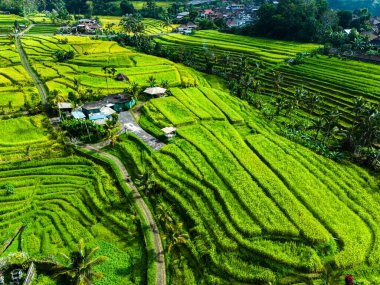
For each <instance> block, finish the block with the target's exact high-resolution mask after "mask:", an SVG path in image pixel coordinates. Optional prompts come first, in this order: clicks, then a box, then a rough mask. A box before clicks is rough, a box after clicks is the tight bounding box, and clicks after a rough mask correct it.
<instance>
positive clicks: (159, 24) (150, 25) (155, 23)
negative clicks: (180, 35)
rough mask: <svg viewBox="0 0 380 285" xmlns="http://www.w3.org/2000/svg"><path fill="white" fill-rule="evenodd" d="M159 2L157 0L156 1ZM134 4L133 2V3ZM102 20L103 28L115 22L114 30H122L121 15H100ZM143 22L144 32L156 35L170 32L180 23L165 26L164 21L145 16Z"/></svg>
mask: <svg viewBox="0 0 380 285" xmlns="http://www.w3.org/2000/svg"><path fill="white" fill-rule="evenodd" d="M156 3H157V2H156ZM132 4H133V3H132ZM99 18H100V22H101V23H102V25H103V29H104V28H106V27H107V25H110V24H113V27H112V31H115V32H118V31H121V29H122V27H121V26H119V23H120V20H121V17H117V16H99ZM142 23H143V24H144V27H145V31H144V33H145V34H147V35H156V34H160V33H168V32H171V31H172V30H173V29H175V28H176V27H177V26H178V25H177V24H173V25H170V26H169V27H164V22H163V21H161V20H157V19H150V18H144V19H142Z"/></svg>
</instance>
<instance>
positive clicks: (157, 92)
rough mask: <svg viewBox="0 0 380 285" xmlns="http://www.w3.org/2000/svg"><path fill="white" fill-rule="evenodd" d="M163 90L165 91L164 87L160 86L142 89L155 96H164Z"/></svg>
mask: <svg viewBox="0 0 380 285" xmlns="http://www.w3.org/2000/svg"><path fill="white" fill-rule="evenodd" d="M165 92H166V89H165V88H162V87H149V88H147V89H145V90H144V93H146V94H149V95H152V96H156V97H161V96H164V95H165Z"/></svg>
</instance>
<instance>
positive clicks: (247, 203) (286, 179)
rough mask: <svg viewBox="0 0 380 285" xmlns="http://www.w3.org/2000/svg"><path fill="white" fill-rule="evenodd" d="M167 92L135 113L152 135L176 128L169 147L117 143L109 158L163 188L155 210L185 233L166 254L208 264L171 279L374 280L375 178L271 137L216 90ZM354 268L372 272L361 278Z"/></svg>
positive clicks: (254, 116)
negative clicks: (346, 276) (327, 273)
mask: <svg viewBox="0 0 380 285" xmlns="http://www.w3.org/2000/svg"><path fill="white" fill-rule="evenodd" d="M171 90H172V94H173V95H174V96H173V97H172V96H169V97H166V98H159V99H154V100H151V101H150V102H149V103H147V104H146V105H144V107H143V110H142V116H141V118H140V122H141V124H142V125H143V126H144V127H145V128H146V129H147V130H148V131H150V132H152V133H155V132H156V131H157V129H158V130H159V129H160V128H163V127H165V126H168V125H174V126H176V127H177V137H176V138H175V139H174V142H173V143H170V144H168V145H167V146H165V147H163V148H162V149H161V151H160V152H158V153H157V152H151V153H147V152H146V151H143V149H144V148H142V147H141V145H140V144H139V143H136V140H135V139H131V140H127V139H126V140H125V141H124V142H123V143H120V144H119V145H118V147H117V151H116V154H117V155H119V156H120V157H121V158H122V159H123V161H125V163H126V165H127V166H129V167H130V168H131V169H136V170H138V173H140V172H144V167H141V164H144V165H145V167H146V165H148V166H149V170H147V171H149V174H150V176H151V177H154V178H152V179H153V180H155V183H156V185H158V186H159V187H160V188H162V189H163V190H162V192H161V193H162V194H163V197H162V199H161V200H160V203H162V204H163V205H165V206H166V208H165V211H168V212H169V213H171V217H174V218H175V220H176V223H184V225H185V226H184V228H185V229H186V230H187V229H188V230H189V234H190V241H189V242H188V247H187V249H183V251H182V250H179V249H178V248H177V249H176V250H174V251H173V253H172V256H176V255H178V256H183V253H184V252H189V251H187V250H188V249H190V252H191V257H190V256H188V263H189V264H192V263H193V262H194V261H196V260H199V259H200V258H205V255H206V256H207V257H206V258H207V260H208V261H209V262H208V263H207V266H205V267H203V268H202V269H199V267H196V266H194V267H192V268H187V269H186V270H187V273H186V276H187V277H186V276H184V274H179V273H176V271H175V270H174V269H170V268H169V271H170V270H173V271H171V272H172V273H173V276H172V280H175V282H176V283H178V284H184V283H186V280H187V279H186V278H188V277H189V276H191V274H195V275H196V276H198V277H196V278H197V280H198V281H199V282H200V280H201V279H202V280H203V281H204V282H205V283H207V284H208V283H210V284H212V283H213V282H214V281H215V280H224V281H225V283H226V284H235V283H238V282H244V283H247V284H258V283H260V282H261V283H265V282H272V283H273V282H276V280H277V281H279V280H280V279H282V278H283V277H287V276H288V277H289V275H293V276H295V275H297V274H302V275H304V274H305V273H309V274H310V275H309V276H310V277H311V276H313V278H315V279H319V281H321V280H322V274H321V272H322V271H323V267H325V266H327V263H328V262H332V263H333V264H334V265H335V266H336V267H337V268H339V269H342V270H343V271H344V272H346V271H347V272H348V271H350V272H351V270H353V271H355V270H357V272H358V273H357V275H355V277H356V279H357V280H372V278H374V277H376V276H378V275H379V269H378V267H377V264H378V259H379V256H380V255H379V254H380V247H379V246H378V240H379V238H380V227H379V225H378V223H377V222H376V221H377V220H378V219H379V218H380V211H379V210H378V209H379V206H380V205H379V204H380V200H379V197H378V195H377V194H376V193H377V192H376V191H377V190H376V189H377V183H376V179H375V177H373V176H371V175H370V174H369V173H367V172H366V171H365V170H363V169H360V168H359V167H357V166H354V165H352V164H350V163H346V164H339V163H336V162H333V161H331V160H329V159H326V158H324V157H322V156H319V155H317V154H315V153H313V152H312V151H310V150H308V149H306V148H304V147H302V146H299V145H297V144H295V143H293V142H291V141H288V140H287V139H284V138H282V137H280V136H278V135H276V134H274V132H273V130H271V129H270V126H268V122H267V121H265V120H263V119H262V117H261V116H260V115H259V113H258V112H257V111H256V110H255V109H253V108H252V107H250V106H249V105H248V104H247V103H246V102H244V101H241V100H239V99H237V98H234V97H232V96H230V95H229V94H227V93H225V92H221V91H219V90H215V89H211V88H199V89H198V88H187V89H182V90H180V89H178V88H172V89H171ZM269 125H270V124H269ZM139 148H140V150H139ZM138 152H143V153H144V154H143V155H140V154H139V153H138ZM144 156H145V157H147V158H146V159H145V160H144V161H145V162H142V161H141V159H142V158H141V157H144ZM151 201H152V203H153V204H154V203H156V202H155V201H156V200H154V201H153V199H152V200H151ZM162 204H161V206H160V207H162ZM173 205H175V207H174V206H173ZM153 206H154V205H153ZM154 208H155V207H154ZM157 213H160V212H159V211H158V212H157ZM184 213H186V214H184ZM187 226H188V228H187ZM205 248H208V249H209V250H207V251H206V253H205V251H204V249H205ZM322 248H324V249H323V250H321V249H322ZM201 256H202V257H201ZM184 262H185V261H184ZM194 264H196V262H195V263H194ZM368 264H369V265H368ZM363 266H364V267H365V266H369V268H370V269H368V270H373V271H372V273H371V274H365V273H360V269H361V268H362V267H363ZM190 267H191V266H190ZM304 276H305V275H304ZM306 276H307V275H306ZM284 280H285V279H284ZM292 280H293V281H294V282H293V283H297V281H298V282H301V279H298V280H297V278H294V279H292ZM319 281H318V282H319Z"/></svg>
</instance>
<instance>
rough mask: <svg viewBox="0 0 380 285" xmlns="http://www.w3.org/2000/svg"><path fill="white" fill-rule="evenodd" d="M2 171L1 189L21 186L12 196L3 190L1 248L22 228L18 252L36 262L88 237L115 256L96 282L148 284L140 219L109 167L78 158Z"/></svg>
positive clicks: (67, 250)
mask: <svg viewBox="0 0 380 285" xmlns="http://www.w3.org/2000/svg"><path fill="white" fill-rule="evenodd" d="M0 172H1V175H0V176H1V177H0V185H4V184H6V183H12V184H13V185H14V187H15V191H14V194H13V195H11V196H7V195H6V193H5V190H3V186H1V187H0V189H2V190H0V202H1V203H2V204H3V205H4V206H3V207H2V210H1V213H0V220H1V222H0V227H1V228H2V230H1V234H0V240H1V244H3V243H4V242H5V240H7V239H8V238H9V233H11V232H14V230H15V229H16V228H17V227H18V226H20V225H24V226H25V229H24V230H23V232H22V233H21V234H20V236H19V237H18V238H17V240H16V241H15V242H17V243H18V250H22V251H24V252H26V253H27V254H28V255H29V256H33V257H34V258H44V257H46V256H48V255H54V256H56V257H57V258H59V254H60V253H65V254H69V253H70V252H71V250H74V249H75V248H76V244H77V243H78V241H79V240H80V239H84V240H85V241H86V242H87V243H88V244H89V245H90V246H99V247H100V250H99V254H101V255H105V254H106V255H107V256H108V257H109V262H105V263H102V264H101V265H98V266H97V267H95V270H96V271H100V272H102V273H103V274H104V278H103V279H100V280H99V281H98V280H96V282H95V284H121V283H123V284H129V283H130V282H132V283H133V284H135V283H141V282H144V280H145V278H146V277H145V276H146V275H145V274H146V272H145V269H146V265H145V262H146V261H145V259H144V244H143V243H142V242H141V239H140V230H139V226H138V224H137V223H136V217H135V215H134V214H133V212H132V211H131V210H130V208H129V207H128V206H127V205H128V204H129V202H128V200H127V198H126V196H125V195H126V193H122V192H120V190H119V189H118V188H116V187H115V185H114V183H113V180H112V179H111V177H110V175H109V174H107V172H106V171H105V169H103V168H102V167H100V166H98V165H96V164H94V163H92V162H91V161H89V160H87V159H83V158H79V157H75V156H74V157H66V158H57V159H49V160H39V161H32V162H24V163H23V164H21V165H20V164H7V165H6V166H5V165H3V166H1V171H0ZM20 177H22V179H20ZM58 260H59V259H58ZM127 268H128V270H127Z"/></svg>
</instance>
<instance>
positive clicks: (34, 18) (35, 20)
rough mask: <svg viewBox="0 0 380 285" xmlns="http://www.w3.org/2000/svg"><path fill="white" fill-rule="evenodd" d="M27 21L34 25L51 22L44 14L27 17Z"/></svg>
mask: <svg viewBox="0 0 380 285" xmlns="http://www.w3.org/2000/svg"><path fill="white" fill-rule="evenodd" d="M28 19H29V20H30V21H32V22H33V23H36V24H52V23H53V22H52V20H51V19H50V18H49V17H48V16H47V15H46V14H44V13H36V14H33V15H29V16H28Z"/></svg>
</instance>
